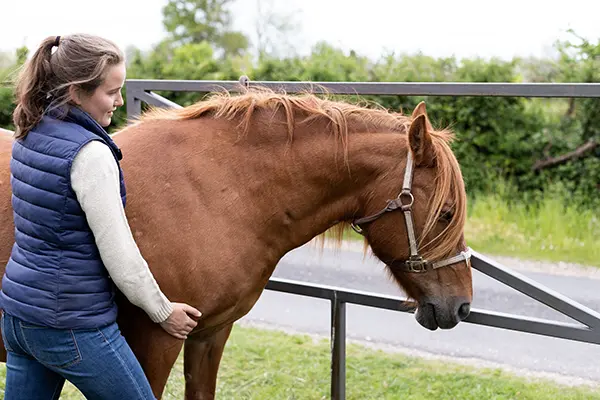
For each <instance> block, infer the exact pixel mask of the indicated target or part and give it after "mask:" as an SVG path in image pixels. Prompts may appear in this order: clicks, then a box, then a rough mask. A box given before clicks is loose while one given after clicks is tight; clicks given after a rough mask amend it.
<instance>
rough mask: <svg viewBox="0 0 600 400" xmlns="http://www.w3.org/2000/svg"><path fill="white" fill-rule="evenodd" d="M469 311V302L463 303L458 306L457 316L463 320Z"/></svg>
mask: <svg viewBox="0 0 600 400" xmlns="http://www.w3.org/2000/svg"><path fill="white" fill-rule="evenodd" d="M470 312H471V304H470V303H463V304H462V305H461V306H460V307H459V308H458V318H460V320H461V321H463V320H464V319H465V318H467V317H468V316H469V313H470Z"/></svg>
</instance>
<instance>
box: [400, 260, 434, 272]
mask: <svg viewBox="0 0 600 400" xmlns="http://www.w3.org/2000/svg"><path fill="white" fill-rule="evenodd" d="M428 264H429V262H428V261H427V260H424V259H423V257H421V256H410V258H409V259H408V260H406V262H405V264H404V265H406V270H407V271H408V272H417V273H420V272H427V265H428Z"/></svg>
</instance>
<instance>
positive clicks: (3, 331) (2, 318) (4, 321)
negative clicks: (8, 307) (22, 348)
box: [0, 311, 13, 352]
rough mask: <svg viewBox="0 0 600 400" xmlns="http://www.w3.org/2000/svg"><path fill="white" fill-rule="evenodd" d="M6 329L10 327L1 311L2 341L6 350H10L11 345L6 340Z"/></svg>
mask: <svg viewBox="0 0 600 400" xmlns="http://www.w3.org/2000/svg"><path fill="white" fill-rule="evenodd" d="M6 329H10V326H8V325H7V324H6V317H5V316H4V311H2V315H1V316H0V331H2V342H3V344H4V348H5V349H6V351H10V352H12V351H13V349H12V346H11V345H10V344H9V343H8V340H7V336H6Z"/></svg>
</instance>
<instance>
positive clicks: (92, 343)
mask: <svg viewBox="0 0 600 400" xmlns="http://www.w3.org/2000/svg"><path fill="white" fill-rule="evenodd" d="M124 81H125V62H124V56H123V54H122V52H121V51H120V50H119V49H118V47H117V46H116V45H115V44H113V43H112V42H110V41H107V40H105V39H102V38H99V37H96V36H91V35H70V36H65V37H49V38H47V39H46V40H44V41H43V42H42V44H41V45H40V47H39V48H38V49H37V51H36V52H35V54H34V55H33V57H32V58H31V60H29V62H28V63H27V65H26V66H25V68H24V69H23V71H22V72H21V74H20V76H19V80H18V82H17V89H16V96H17V107H16V109H15V112H14V123H15V126H16V132H15V139H16V140H15V144H14V147H13V152H12V159H11V174H12V179H11V185H12V186H11V187H12V192H13V203H12V204H13V210H14V214H13V215H14V221H15V228H16V229H15V245H14V247H13V250H12V253H11V257H10V259H9V261H8V264H7V266H6V272H5V274H4V277H3V279H2V291H1V292H0V302H1V306H2V309H3V310H4V312H3V315H2V336H3V338H2V339H3V341H4V345H5V348H6V350H7V351H8V359H7V373H6V390H5V399H7V400H12V399H17V398H18V399H57V398H59V395H60V392H61V389H62V387H63V385H64V382H65V379H68V380H69V381H70V382H72V383H73V384H74V385H75V386H76V387H77V388H78V389H79V390H80V391H81V392H82V393H83V394H84V395H85V396H86V397H87V398H88V399H117V398H122V399H148V398H151V399H153V398H154V396H153V394H152V391H151V388H150V385H149V383H148V380H147V378H146V377H145V375H144V373H143V370H142V368H141V366H140V364H139V362H138V361H137V359H136V358H135V356H134V354H133V352H132V351H131V349H130V348H129V346H128V344H127V342H126V341H125V339H124V338H123V336H122V335H121V333H120V331H119V329H118V327H117V324H116V322H115V321H116V316H117V308H116V304H115V297H114V296H115V292H114V286H113V283H114V285H116V287H117V288H118V289H119V290H121V292H122V293H123V294H124V295H125V296H126V297H127V298H128V299H129V301H131V303H133V304H135V305H136V306H138V307H140V308H142V309H143V310H144V311H145V312H146V313H147V314H148V316H149V317H150V319H151V320H152V321H154V322H156V323H159V324H160V325H161V326H162V327H163V328H164V330H165V331H167V332H168V333H170V334H171V335H173V336H175V337H176V338H178V339H185V338H186V335H187V334H188V333H189V332H190V331H191V330H192V329H193V328H194V327H195V326H196V324H197V322H196V321H195V319H197V318H199V317H200V316H201V313H200V311H198V310H196V309H195V308H193V307H191V306H189V305H187V304H181V303H171V302H170V301H169V300H168V299H167V298H166V297H165V295H164V294H163V293H162V292H161V290H160V288H159V287H158V285H157V283H156V281H155V280H154V278H153V276H152V274H151V272H150V270H149V268H148V266H147V264H146V262H145V260H144V259H143V258H142V255H141V254H140V251H139V249H138V248H137V246H136V243H135V241H134V239H133V237H132V234H131V230H130V228H129V225H128V223H127V219H126V217H125V212H124V206H125V199H126V190H125V184H124V180H123V173H122V170H121V168H120V166H119V160H120V159H121V158H122V156H121V152H120V150H119V149H118V148H117V146H116V145H115V143H114V142H113V141H112V140H111V138H110V137H109V136H108V135H107V133H106V131H105V130H104V128H105V127H107V126H108V125H109V124H110V122H111V118H112V115H113V112H114V111H115V110H116V109H117V107H120V106H122V105H123V98H122V97H121V88H122V86H123V84H124Z"/></svg>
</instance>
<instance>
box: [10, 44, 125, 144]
mask: <svg viewBox="0 0 600 400" xmlns="http://www.w3.org/2000/svg"><path fill="white" fill-rule="evenodd" d="M55 46H56V51H52V49H53V48H54V47H55ZM124 60H125V56H124V55H123V52H122V51H121V50H120V49H119V48H118V47H117V45H116V44H114V43H113V42H111V41H109V40H106V39H103V38H101V37H98V36H93V35H87V34H74V35H68V36H50V37H48V38H46V39H45V40H44V41H43V42H42V43H41V44H40V46H39V47H38V49H37V50H36V52H35V53H34V54H33V56H32V57H31V59H30V60H29V61H28V62H27V63H26V64H25V66H24V67H23V69H22V70H21V73H20V74H19V77H18V79H17V85H16V103H17V107H16V108H15V111H14V113H13V121H14V123H15V138H16V139H21V138H24V137H25V136H27V133H29V131H30V130H31V129H32V128H33V127H34V126H35V125H37V123H38V122H40V120H41V119H42V116H43V114H44V113H45V112H47V111H48V110H50V109H56V108H59V107H62V106H63V105H65V104H67V103H68V102H69V100H70V96H69V88H70V87H71V86H75V87H77V88H78V89H80V90H82V91H84V92H85V93H93V92H94V90H96V88H97V87H98V86H100V85H101V84H102V82H103V81H104V78H105V76H106V71H107V69H108V67H111V66H114V65H118V64H120V63H121V62H123V61H124Z"/></svg>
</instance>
